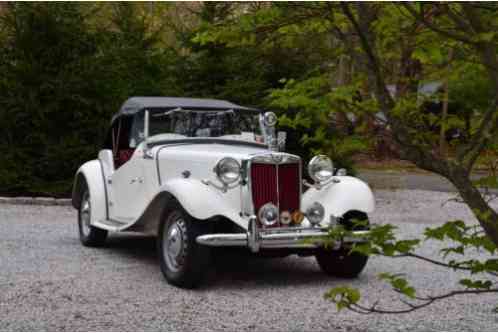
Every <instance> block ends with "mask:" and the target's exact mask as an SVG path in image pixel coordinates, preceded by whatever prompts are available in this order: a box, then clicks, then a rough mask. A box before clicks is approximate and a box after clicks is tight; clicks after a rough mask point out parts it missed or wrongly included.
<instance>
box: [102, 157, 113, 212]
mask: <svg viewBox="0 0 498 333" xmlns="http://www.w3.org/2000/svg"><path fill="white" fill-rule="evenodd" d="M113 158H114V156H113ZM99 164H100V172H101V173H102V181H103V182H104V194H105V218H106V219H109V197H108V194H107V179H106V177H105V173H104V165H103V164H102V161H101V160H100V158H99Z"/></svg>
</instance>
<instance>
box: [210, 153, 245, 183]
mask: <svg viewBox="0 0 498 333" xmlns="http://www.w3.org/2000/svg"><path fill="white" fill-rule="evenodd" d="M240 170H241V169H240V163H239V161H237V160H236V159H235V158H233V157H224V158H222V159H221V160H219V161H218V162H217V163H216V166H215V167H214V172H215V173H216V177H218V179H219V180H220V181H221V182H222V183H223V184H225V185H229V184H233V183H235V182H237V181H238V180H239V179H240Z"/></svg>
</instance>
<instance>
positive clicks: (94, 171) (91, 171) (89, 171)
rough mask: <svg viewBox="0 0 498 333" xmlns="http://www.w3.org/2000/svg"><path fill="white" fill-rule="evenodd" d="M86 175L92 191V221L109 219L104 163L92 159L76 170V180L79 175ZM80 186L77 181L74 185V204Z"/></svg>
mask: <svg viewBox="0 0 498 333" xmlns="http://www.w3.org/2000/svg"><path fill="white" fill-rule="evenodd" d="M81 176H82V177H84V179H85V181H86V183H87V186H88V192H89V193H90V205H91V207H92V214H91V223H92V225H97V224H98V223H99V221H101V220H106V219H107V206H106V205H107V200H106V193H107V191H106V188H105V184H104V177H103V174H102V164H101V162H100V161H99V160H92V161H88V162H86V163H84V164H83V165H82V166H81V167H80V168H79V169H78V171H77V172H76V177H75V182H78V181H79V179H80V178H79V177H81ZM77 190H78V186H77V184H76V183H75V186H74V187H73V206H74V205H75V201H74V200H75V198H76V197H77V195H76V193H75V191H77Z"/></svg>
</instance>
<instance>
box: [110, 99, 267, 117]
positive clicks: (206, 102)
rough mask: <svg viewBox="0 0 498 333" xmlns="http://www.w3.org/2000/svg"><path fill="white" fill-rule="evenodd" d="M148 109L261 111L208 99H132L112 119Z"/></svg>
mask: <svg viewBox="0 0 498 333" xmlns="http://www.w3.org/2000/svg"><path fill="white" fill-rule="evenodd" d="M147 108H151V109H152V108H182V109H187V110H196V109H207V110H210V109H211V110H220V109H222V110H223V109H233V110H241V111H259V110H258V109H253V108H248V107H245V106H240V105H237V104H233V103H231V102H228V101H223V100H219V99H208V98H186V97H131V98H129V99H128V100H127V101H126V102H124V104H123V105H122V106H121V109H120V110H119V112H118V113H116V114H115V115H114V116H113V117H112V121H114V120H115V119H116V118H118V117H120V116H123V115H132V114H135V113H137V112H139V111H140V110H143V109H147Z"/></svg>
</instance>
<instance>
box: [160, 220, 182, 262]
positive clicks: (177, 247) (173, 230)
mask: <svg viewBox="0 0 498 333" xmlns="http://www.w3.org/2000/svg"><path fill="white" fill-rule="evenodd" d="M183 223H184V221H183V219H182V218H181V217H177V218H176V219H175V220H174V222H173V223H171V224H170V226H169V228H167V229H166V230H165V235H164V237H163V252H164V258H165V259H166V264H167V265H168V268H169V269H171V270H173V271H178V270H179V269H180V267H181V266H182V265H183V257H184V252H185V236H184V233H183V230H182V227H181V225H182V224H183Z"/></svg>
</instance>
